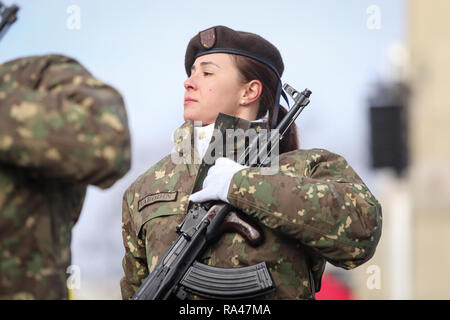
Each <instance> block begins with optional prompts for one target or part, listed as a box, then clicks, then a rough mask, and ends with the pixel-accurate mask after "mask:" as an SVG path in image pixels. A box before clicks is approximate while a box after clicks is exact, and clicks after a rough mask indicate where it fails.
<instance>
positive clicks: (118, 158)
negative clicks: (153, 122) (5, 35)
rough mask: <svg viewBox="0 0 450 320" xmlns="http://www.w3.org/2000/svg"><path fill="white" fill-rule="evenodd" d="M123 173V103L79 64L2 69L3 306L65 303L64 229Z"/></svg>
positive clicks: (41, 61) (47, 61)
mask: <svg viewBox="0 0 450 320" xmlns="http://www.w3.org/2000/svg"><path fill="white" fill-rule="evenodd" d="M129 167H130V135H129V130H128V120H127V115H126V112H125V107H124V102H123V99H122V96H121V95H120V94H119V92H117V91H116V90H115V89H113V88H112V87H110V86H108V85H106V84H104V83H102V82H101V81H99V80H98V79H96V78H94V77H93V76H92V75H91V74H90V73H89V72H88V71H87V70H86V69H85V68H83V67H82V66H81V65H80V64H79V63H78V62H77V61H76V60H74V59H71V58H69V57H64V56H60V55H45V56H33V57H27V58H21V59H16V60H13V61H10V62H7V63H4V64H2V65H0V298H2V299H33V298H36V299H64V298H67V297H68V295H67V287H66V279H67V277H68V274H66V269H67V267H68V266H69V265H70V262H71V254H70V242H71V229H72V227H73V226H74V224H75V222H76V221H77V219H78V216H79V214H80V211H81V208H82V204H83V200H84V197H85V193H86V188H87V185H89V184H92V185H96V186H99V187H101V188H107V187H109V186H111V185H112V184H113V183H114V182H115V181H116V180H117V179H119V178H120V177H122V176H123V175H124V174H125V173H126V172H127V171H128V170H129Z"/></svg>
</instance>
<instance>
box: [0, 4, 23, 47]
mask: <svg viewBox="0 0 450 320" xmlns="http://www.w3.org/2000/svg"><path fill="white" fill-rule="evenodd" d="M17 11H19V7H18V6H16V5H12V6H10V7H7V6H5V5H4V4H3V3H2V2H1V1H0V40H1V39H2V37H3V36H4V35H5V33H6V31H7V30H8V28H9V27H10V26H11V25H12V24H13V23H14V22H16V20H17V16H16V15H17Z"/></svg>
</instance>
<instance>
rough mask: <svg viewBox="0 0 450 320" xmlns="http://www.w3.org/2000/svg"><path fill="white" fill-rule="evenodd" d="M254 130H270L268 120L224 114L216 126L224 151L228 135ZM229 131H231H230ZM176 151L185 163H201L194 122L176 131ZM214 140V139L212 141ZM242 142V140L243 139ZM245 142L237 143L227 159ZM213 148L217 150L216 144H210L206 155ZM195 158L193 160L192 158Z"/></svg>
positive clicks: (174, 136)
mask: <svg viewBox="0 0 450 320" xmlns="http://www.w3.org/2000/svg"><path fill="white" fill-rule="evenodd" d="M250 128H251V129H254V130H255V131H256V132H259V130H260V129H266V130H269V125H268V122H267V120H263V121H260V120H257V121H248V120H245V119H242V118H238V117H235V116H231V115H228V114H224V113H219V115H218V116H217V119H216V121H215V124H214V130H215V133H216V134H220V135H221V136H222V143H223V150H224V151H225V150H227V149H226V146H225V143H226V135H227V134H230V133H232V132H235V130H238V129H242V130H243V131H244V132H245V131H246V130H248V129H250ZM227 129H231V130H228V131H227ZM173 138H174V151H175V152H176V153H178V155H179V156H180V157H183V158H184V160H185V161H190V162H189V163H197V164H200V163H201V159H199V154H198V152H197V150H195V148H194V122H193V121H192V120H186V121H185V122H184V123H183V124H182V125H181V126H180V127H179V128H178V129H176V130H175V132H174V135H173ZM212 140H213V139H212ZM241 140H242V139H241ZM242 143H244V141H237V143H236V144H235V146H234V147H233V148H232V151H233V152H232V154H226V156H227V157H230V156H232V155H233V156H234V154H235V153H236V152H237V150H238V148H239V147H241V146H242ZM211 148H215V145H214V142H213V143H211V142H210V144H209V147H208V150H207V151H206V153H207V154H208V152H210V151H211V150H210V149H211ZM221 156H224V155H223V154H218V155H217V156H216V157H215V158H218V157H221ZM192 157H193V158H192Z"/></svg>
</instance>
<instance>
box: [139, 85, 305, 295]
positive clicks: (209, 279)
mask: <svg viewBox="0 0 450 320" xmlns="http://www.w3.org/2000/svg"><path fill="white" fill-rule="evenodd" d="M283 89H284V90H285V91H286V92H287V93H288V94H289V95H290V96H291V97H292V99H293V100H294V101H295V104H294V105H293V106H292V108H291V109H290V110H289V111H288V113H287V114H286V116H285V117H284V118H283V119H282V120H281V122H280V123H279V124H278V126H277V128H276V129H275V130H278V132H279V135H278V136H276V137H277V139H270V141H267V142H266V145H265V146H263V147H260V149H259V150H260V151H259V152H260V153H259V154H258V155H257V156H260V159H261V158H263V157H264V156H266V155H268V154H270V155H273V153H272V152H270V153H267V150H268V149H267V148H269V150H270V151H273V150H276V149H275V148H276V147H278V146H277V144H279V142H280V140H281V139H282V138H283V136H284V134H285V133H286V131H287V130H288V129H289V127H290V126H291V124H292V123H293V122H294V121H295V119H296V118H297V117H298V116H299V115H300V113H301V112H302V111H303V109H304V108H305V107H306V106H307V105H308V103H309V96H310V95H311V91H309V90H308V89H305V90H304V91H303V92H301V93H299V92H298V91H296V90H295V89H294V88H292V87H291V86H289V85H288V84H284V85H283ZM256 140H257V139H254V140H253V141H252V142H251V143H250V146H249V147H248V148H246V149H245V151H244V153H243V155H242V156H241V157H240V161H239V162H240V163H243V162H244V160H245V159H246V157H248V156H249V155H250V150H254V149H251V148H252V147H254V144H256V143H258V141H256ZM264 159H266V160H267V157H266V158H264ZM253 160H255V159H253ZM249 163H256V161H254V162H249ZM263 163H267V161H262V162H260V164H259V165H258V166H260V167H261V166H263ZM227 229H228V230H230V229H232V230H233V231H235V232H238V233H239V234H241V235H242V236H244V238H245V239H246V240H247V241H248V242H249V243H250V244H251V245H253V246H257V245H258V244H259V243H261V241H262V240H261V239H262V238H263V236H262V232H261V231H260V229H259V227H257V226H255V225H253V224H252V223H251V221H250V220H249V219H248V218H245V216H244V215H239V211H238V210H237V209H236V208H234V207H233V206H232V205H230V204H227V203H224V202H221V201H214V202H207V203H194V205H193V206H192V208H191V209H189V211H188V213H187V215H186V218H185V219H184V221H183V222H182V223H181V225H179V226H178V227H177V228H176V232H177V233H178V234H179V236H178V237H177V239H176V240H175V241H174V242H173V243H172V245H171V246H170V248H169V249H168V250H167V251H166V253H165V254H164V255H163V256H162V258H161V259H160V260H159V261H158V263H157V265H156V266H155V268H154V269H153V271H152V272H151V273H150V274H149V276H148V277H147V278H146V279H145V280H144V282H143V283H142V285H141V286H140V287H139V289H138V290H137V291H136V293H135V294H134V296H133V297H132V299H133V300H166V299H172V298H175V299H181V300H184V299H186V298H187V293H188V292H189V293H193V294H196V295H198V296H202V297H206V298H215V299H247V298H255V297H259V296H262V295H265V294H267V293H269V292H271V291H272V290H274V284H273V280H272V277H271V275H270V272H269V270H268V269H267V266H266V263H265V262H261V263H258V264H256V265H253V266H248V267H242V268H230V269H226V268H217V267H212V266H207V265H204V264H202V263H200V262H198V261H196V260H197V258H199V257H201V254H202V253H203V252H204V250H205V249H206V247H207V246H208V245H209V244H211V243H212V242H213V241H215V240H216V239H217V237H218V236H220V235H221V233H222V232H223V231H224V230H225V231H226V230H227Z"/></svg>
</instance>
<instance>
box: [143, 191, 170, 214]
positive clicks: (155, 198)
mask: <svg viewBox="0 0 450 320" xmlns="http://www.w3.org/2000/svg"><path fill="white" fill-rule="evenodd" d="M177 194H178V191H173V192H160V193H155V194H150V195H148V196H146V197H145V198H144V199H142V200H140V201H139V202H138V211H141V210H142V209H143V208H144V207H146V206H148V205H149V204H152V203H155V202H160V201H175V200H176V199H177Z"/></svg>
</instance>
